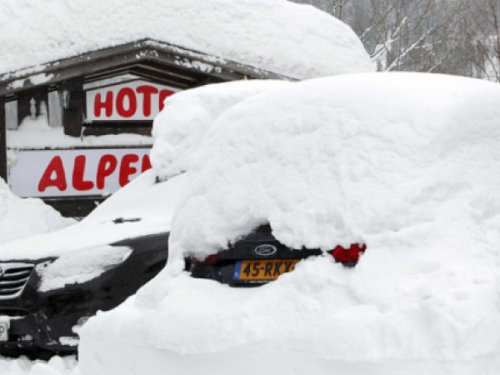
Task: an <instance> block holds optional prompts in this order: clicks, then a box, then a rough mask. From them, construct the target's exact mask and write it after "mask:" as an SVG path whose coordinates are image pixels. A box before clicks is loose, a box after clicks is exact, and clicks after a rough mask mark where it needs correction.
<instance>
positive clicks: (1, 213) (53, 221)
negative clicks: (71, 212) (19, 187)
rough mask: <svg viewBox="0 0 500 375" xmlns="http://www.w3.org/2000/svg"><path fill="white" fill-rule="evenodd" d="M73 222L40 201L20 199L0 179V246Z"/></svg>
mask: <svg viewBox="0 0 500 375" xmlns="http://www.w3.org/2000/svg"><path fill="white" fill-rule="evenodd" d="M74 222H75V221H74V220H73V219H69V218H64V217H62V216H61V215H60V214H59V212H57V211H56V210H54V209H53V208H52V207H50V206H48V205H46V204H45V203H43V201H42V200H40V199H35V198H27V199H21V198H19V197H17V196H16V195H14V194H13V193H12V192H11V191H10V189H9V187H8V185H7V184H6V183H5V181H4V180H3V179H0V244H1V243H5V242H9V241H13V240H18V239H21V238H25V237H29V236H33V235H35V234H39V233H46V232H50V231H54V230H56V229H60V228H63V227H66V226H68V225H70V224H72V223H74Z"/></svg>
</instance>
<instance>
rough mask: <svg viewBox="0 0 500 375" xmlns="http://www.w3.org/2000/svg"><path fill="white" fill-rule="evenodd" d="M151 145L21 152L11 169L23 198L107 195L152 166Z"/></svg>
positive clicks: (12, 182)
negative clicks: (146, 146) (147, 146)
mask: <svg viewBox="0 0 500 375" xmlns="http://www.w3.org/2000/svg"><path fill="white" fill-rule="evenodd" d="M149 152H150V149H149V148H114V149H76V150H26V151H19V152H18V154H17V160H16V164H15V166H14V167H13V168H11V169H10V176H9V177H10V178H9V181H10V185H11V189H12V191H13V192H14V193H15V194H17V195H18V196H21V197H72V196H73V197H74V196H96V195H97V196H107V195H109V194H111V193H113V192H115V191H116V190H118V189H119V188H121V187H123V186H125V185H126V184H127V183H128V182H129V181H131V180H132V179H133V178H134V177H136V176H138V175H139V174H140V173H142V172H144V171H145V170H148V169H149V168H151V162H150V160H149Z"/></svg>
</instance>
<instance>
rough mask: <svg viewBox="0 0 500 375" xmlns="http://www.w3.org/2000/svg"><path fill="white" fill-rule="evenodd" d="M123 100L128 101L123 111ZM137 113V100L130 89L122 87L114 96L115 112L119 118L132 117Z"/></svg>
mask: <svg viewBox="0 0 500 375" xmlns="http://www.w3.org/2000/svg"><path fill="white" fill-rule="evenodd" d="M125 98H127V100H128V108H127V109H125ZM136 111H137V98H136V97H135V92H134V90H132V89H131V88H130V87H124V88H122V89H120V91H118V94H117V95H116V112H118V114H119V115H120V116H121V117H125V118H128V117H132V116H133V115H134V114H135V112H136Z"/></svg>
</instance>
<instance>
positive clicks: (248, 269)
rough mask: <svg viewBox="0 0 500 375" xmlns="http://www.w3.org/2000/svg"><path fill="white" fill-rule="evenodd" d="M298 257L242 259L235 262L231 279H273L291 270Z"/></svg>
mask: <svg viewBox="0 0 500 375" xmlns="http://www.w3.org/2000/svg"><path fill="white" fill-rule="evenodd" d="M299 260H300V259H272V260H270V259H268V260H243V261H239V262H237V263H236V266H235V268H234V275H233V280H242V281H258V280H275V279H277V278H278V277H279V276H280V275H282V274H284V273H287V272H292V271H293V269H294V268H295V265H296V264H297V263H298V262H299Z"/></svg>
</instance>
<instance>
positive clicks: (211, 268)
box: [186, 224, 366, 286]
mask: <svg viewBox="0 0 500 375" xmlns="http://www.w3.org/2000/svg"><path fill="white" fill-rule="evenodd" d="M365 250H366V245H365V244H357V243H356V244H351V245H350V246H349V247H348V248H344V247H342V246H340V245H338V246H336V247H335V248H333V249H332V250H330V251H328V252H327V253H329V254H331V255H332V256H333V258H334V259H335V261H337V262H340V263H342V264H343V265H344V266H346V267H354V266H355V265H356V264H357V262H358V260H359V257H360V255H361V254H363V253H364V252H365ZM321 254H323V251H322V250H320V249H305V248H303V249H291V248H289V247H287V246H285V245H284V244H282V243H281V242H279V241H278V240H277V239H276V238H275V237H274V236H273V234H272V229H271V226H270V225H269V224H264V225H261V226H259V227H258V228H257V229H255V230H254V231H253V232H252V233H250V234H249V235H247V236H246V237H244V238H243V239H241V240H239V241H236V242H235V243H234V244H229V245H228V248H227V249H224V250H222V251H219V252H217V253H216V254H212V255H209V256H208V257H206V258H205V259H203V260H199V259H196V258H194V257H190V258H187V259H186V270H188V271H189V272H190V273H191V276H192V277H195V278H204V279H212V280H216V281H219V282H221V283H223V284H228V285H231V286H258V285H262V284H265V283H268V282H270V281H272V280H275V279H277V278H278V277H279V276H280V275H282V274H284V273H287V272H291V271H293V269H294V268H295V265H296V264H297V263H298V262H299V261H301V260H302V259H305V258H307V257H310V256H318V255H321Z"/></svg>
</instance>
